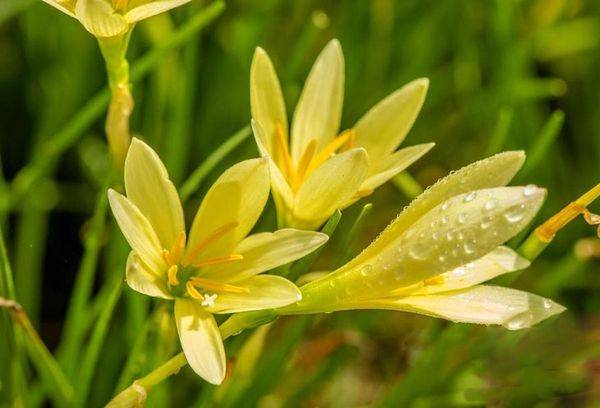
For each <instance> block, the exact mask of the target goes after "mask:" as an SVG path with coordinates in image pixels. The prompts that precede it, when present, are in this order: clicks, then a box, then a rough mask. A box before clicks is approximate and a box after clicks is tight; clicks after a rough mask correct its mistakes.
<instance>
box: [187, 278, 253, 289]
mask: <svg viewBox="0 0 600 408" xmlns="http://www.w3.org/2000/svg"><path fill="white" fill-rule="evenodd" d="M190 281H191V282H192V284H193V285H194V286H200V287H202V288H204V289H206V290H210V291H214V292H225V293H248V292H249V290H248V289H246V288H240V287H239V286H234V285H229V284H227V283H221V282H216V281H213V280H210V279H204V278H198V277H194V278H191V279H190Z"/></svg>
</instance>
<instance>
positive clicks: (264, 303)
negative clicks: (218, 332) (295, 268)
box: [206, 275, 302, 313]
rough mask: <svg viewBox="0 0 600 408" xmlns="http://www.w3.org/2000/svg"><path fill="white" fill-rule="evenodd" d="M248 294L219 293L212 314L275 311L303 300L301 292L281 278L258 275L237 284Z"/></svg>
mask: <svg viewBox="0 0 600 408" xmlns="http://www.w3.org/2000/svg"><path fill="white" fill-rule="evenodd" d="M235 286H238V287H240V288H244V289H246V290H247V292H246V293H219V294H218V296H217V298H216V300H215V303H214V305H213V306H210V307H206V310H208V311H210V312H212V313H238V312H246V311H251V310H262V309H273V308H277V307H282V306H287V305H289V304H292V303H294V302H297V301H298V300H300V299H301V298H302V296H301V294H300V290H299V289H298V288H297V287H296V285H294V284H293V283H292V282H290V281H289V280H287V279H285V278H282V277H281V276H274V275H258V276H253V277H251V278H248V279H244V280H242V281H239V282H236V283H235Z"/></svg>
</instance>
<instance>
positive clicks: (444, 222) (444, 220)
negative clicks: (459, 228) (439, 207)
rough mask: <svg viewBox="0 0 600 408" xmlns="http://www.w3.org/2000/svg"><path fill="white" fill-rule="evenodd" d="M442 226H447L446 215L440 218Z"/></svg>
mask: <svg viewBox="0 0 600 408" xmlns="http://www.w3.org/2000/svg"><path fill="white" fill-rule="evenodd" d="M442 224H448V216H447V215H444V216H443V217H442Z"/></svg>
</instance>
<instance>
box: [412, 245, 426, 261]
mask: <svg viewBox="0 0 600 408" xmlns="http://www.w3.org/2000/svg"><path fill="white" fill-rule="evenodd" d="M408 254H409V255H410V256H411V257H412V258H413V259H416V260H423V259H425V258H426V257H427V247H426V246H425V245H422V244H416V245H413V246H412V248H410V250H409V251H408Z"/></svg>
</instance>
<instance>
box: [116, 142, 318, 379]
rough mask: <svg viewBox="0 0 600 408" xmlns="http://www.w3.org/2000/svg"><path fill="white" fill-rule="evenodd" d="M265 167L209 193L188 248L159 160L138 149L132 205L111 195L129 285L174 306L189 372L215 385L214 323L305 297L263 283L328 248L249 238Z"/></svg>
mask: <svg viewBox="0 0 600 408" xmlns="http://www.w3.org/2000/svg"><path fill="white" fill-rule="evenodd" d="M269 183H270V182H269V170H268V165H267V162H266V161H265V160H264V159H253V160H247V161H244V162H241V163H238V164H236V165H234V166H233V167H231V168H229V169H228V170H227V171H225V173H223V175H221V177H220V178H219V179H218V180H217V181H216V182H215V184H213V186H212V187H211V188H210V190H209V191H208V193H207V194H206V196H205V197H204V200H203V201H202V204H201V205H200V208H199V210H198V213H197V214H196V217H195V219H194V221H193V223H192V227H191V230H190V233H189V239H188V238H186V233H185V223H184V216H183V210H182V207H181V203H180V201H179V197H178V195H177V191H176V189H175V187H174V186H173V183H172V182H171V181H170V180H169V177H168V174H167V170H166V169H165V167H164V165H163V164H162V163H161V161H160V159H159V157H158V155H157V154H156V153H155V152H154V151H153V150H152V149H151V148H150V147H149V146H148V145H146V144H145V143H143V142H141V141H140V140H138V139H135V138H134V139H133V141H132V143H131V146H130V148H129V151H128V153H127V158H126V160H125V189H126V192H127V196H126V197H125V196H124V195H121V194H119V193H117V192H116V191H114V190H109V192H108V196H109V200H110V205H111V208H112V211H113V214H114V216H115V218H116V220H117V223H118V224H119V227H120V228H121V231H122V232H123V235H124V236H125V238H126V239H127V241H128V242H129V245H131V248H132V251H131V253H130V255H129V258H128V260H127V269H126V280H127V283H128V284H129V286H130V287H131V288H132V289H134V290H136V291H138V292H141V293H144V294H146V295H149V296H154V297H159V298H163V299H173V300H174V301H175V320H176V323H177V330H178V332H179V338H180V340H181V345H182V348H183V351H184V353H185V356H186V358H187V360H188V362H189V364H190V366H191V367H192V368H193V369H194V370H195V371H196V373H198V375H200V376H201V377H203V378H204V379H206V380H207V381H209V382H211V383H214V384H219V383H221V381H222V380H223V378H224V375H225V354H224V350H223V343H222V340H221V337H220V334H219V329H218V328H217V325H216V323H215V319H214V317H213V315H212V313H236V312H243V311H250V310H260V309H270V308H276V307H280V306H285V305H288V304H290V303H293V302H296V301H298V300H299V299H300V297H301V295H300V292H299V290H298V288H297V287H296V286H295V285H294V284H293V283H291V282H290V281H288V280H286V279H284V278H282V277H280V276H273V275H259V274H260V273H262V272H265V271H268V270H270V269H273V268H275V267H277V266H280V265H283V264H287V263H288V262H291V261H294V260H296V259H298V258H301V257H303V256H304V255H306V254H308V253H309V252H311V251H313V250H314V249H315V248H317V247H319V246H320V245H322V244H323V243H325V242H326V240H327V235H325V234H321V233H318V232H310V231H298V230H294V229H283V230H279V231H277V232H274V233H258V234H254V235H250V236H248V237H246V235H247V234H248V233H249V232H250V230H251V229H252V227H253V226H254V224H255V223H256V221H257V220H258V217H259V216H260V214H261V212H262V210H263V208H264V206H265V203H266V201H267V199H268V196H269Z"/></svg>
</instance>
